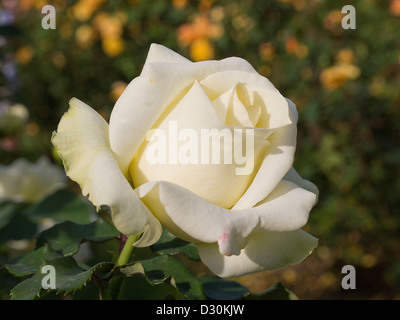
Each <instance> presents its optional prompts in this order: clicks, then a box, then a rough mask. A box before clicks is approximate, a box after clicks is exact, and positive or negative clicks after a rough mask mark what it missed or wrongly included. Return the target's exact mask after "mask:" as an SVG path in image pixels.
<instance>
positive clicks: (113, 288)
mask: <svg viewBox="0 0 400 320" xmlns="http://www.w3.org/2000/svg"><path fill="white" fill-rule="evenodd" d="M138 237H139V236H138V235H134V236H129V237H127V238H126V236H123V237H122V239H121V240H122V241H124V242H125V244H123V248H122V250H120V255H119V257H118V260H117V262H116V264H115V265H116V266H122V265H124V264H127V263H128V262H129V259H130V258H131V256H132V253H133V250H134V249H135V247H134V246H133V244H134V243H135V242H136V240H137V239H138ZM123 280H124V278H123V277H122V276H118V277H113V278H111V279H110V283H109V287H108V292H109V296H110V297H111V299H113V300H115V299H117V297H118V294H119V291H120V289H121V286H122V282H123Z"/></svg>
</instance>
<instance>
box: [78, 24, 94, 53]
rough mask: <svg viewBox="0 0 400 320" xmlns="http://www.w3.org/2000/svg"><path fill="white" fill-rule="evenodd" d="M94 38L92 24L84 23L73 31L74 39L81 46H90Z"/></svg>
mask: <svg viewBox="0 0 400 320" xmlns="http://www.w3.org/2000/svg"><path fill="white" fill-rule="evenodd" d="M95 38H96V33H95V31H94V29H93V27H92V26H90V25H87V24H84V25H82V26H80V27H79V28H78V29H76V31H75V41H76V43H77V44H78V46H80V47H82V48H88V47H90V46H91V45H92V44H93V42H94V40H95Z"/></svg>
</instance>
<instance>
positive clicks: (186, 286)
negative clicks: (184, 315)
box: [119, 255, 205, 299]
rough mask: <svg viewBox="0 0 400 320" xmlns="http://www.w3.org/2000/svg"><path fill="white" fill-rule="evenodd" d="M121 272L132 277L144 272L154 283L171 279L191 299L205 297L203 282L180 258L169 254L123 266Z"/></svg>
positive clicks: (172, 283)
mask: <svg viewBox="0 0 400 320" xmlns="http://www.w3.org/2000/svg"><path fill="white" fill-rule="evenodd" d="M119 270H120V272H122V273H123V274H125V275H126V276H128V277H130V276H133V275H135V274H138V273H139V274H142V275H144V276H145V277H146V279H147V280H148V281H149V282H150V283H151V284H154V285H157V284H160V283H163V282H167V281H168V280H170V283H171V285H173V286H174V287H175V288H176V289H177V290H178V291H179V292H181V293H182V294H183V295H184V296H185V297H187V298H190V299H205V296H204V294H203V290H202V286H201V283H200V282H199V281H198V280H197V279H196V278H195V277H194V276H193V275H192V274H191V273H190V272H189V271H188V270H187V269H186V267H185V266H184V265H183V264H182V263H181V262H180V261H178V260H176V259H174V258H172V257H171V256H169V255H161V256H157V257H154V258H151V259H147V260H141V261H138V262H135V263H133V264H129V265H125V266H121V267H120V268H119Z"/></svg>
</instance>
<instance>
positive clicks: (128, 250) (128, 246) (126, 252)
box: [116, 235, 138, 266]
mask: <svg viewBox="0 0 400 320" xmlns="http://www.w3.org/2000/svg"><path fill="white" fill-rule="evenodd" d="M137 239H138V236H137V235H134V236H129V237H128V239H127V240H126V242H125V245H124V247H123V249H122V251H121V254H120V255H119V257H118V260H117V263H116V265H117V266H122V265H124V264H127V263H128V262H129V259H130V258H131V256H132V252H133V249H135V247H134V246H133V244H134V243H135V242H136V240H137Z"/></svg>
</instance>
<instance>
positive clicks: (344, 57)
mask: <svg viewBox="0 0 400 320" xmlns="http://www.w3.org/2000/svg"><path fill="white" fill-rule="evenodd" d="M335 58H336V60H337V61H338V62H339V63H354V62H355V61H356V56H355V55H354V52H353V50H351V49H349V48H345V49H342V50H340V51H339V52H338V53H337V54H336V57H335Z"/></svg>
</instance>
